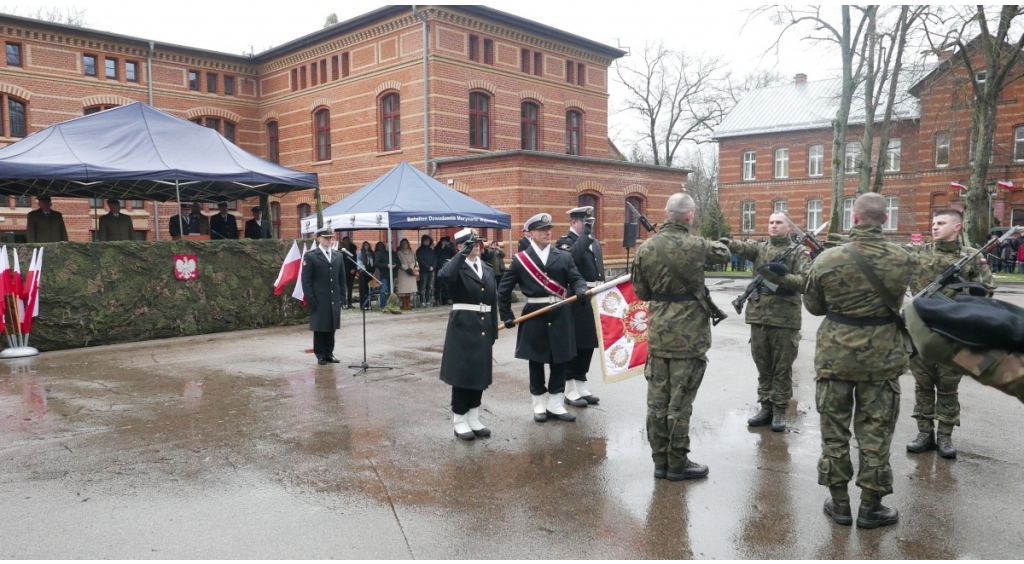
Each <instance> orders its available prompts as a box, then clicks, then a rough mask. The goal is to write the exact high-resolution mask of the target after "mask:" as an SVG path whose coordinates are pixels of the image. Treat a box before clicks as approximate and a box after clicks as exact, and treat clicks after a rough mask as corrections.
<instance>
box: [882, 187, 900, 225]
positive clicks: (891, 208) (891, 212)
mask: <svg viewBox="0 0 1024 564" xmlns="http://www.w3.org/2000/svg"><path fill="white" fill-rule="evenodd" d="M899 214H900V199H899V198H898V197H896V196H886V197H885V215H886V216H887V217H886V218H885V223H883V224H882V231H896V230H897V229H898V228H899V226H900V222H899Z"/></svg>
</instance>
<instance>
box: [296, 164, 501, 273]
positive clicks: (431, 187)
mask: <svg viewBox="0 0 1024 564" xmlns="http://www.w3.org/2000/svg"><path fill="white" fill-rule="evenodd" d="M322 217H323V226H324V227H329V228H333V229H386V230H387V232H388V257H389V258H388V260H391V258H390V253H391V249H392V240H391V234H392V230H393V229H437V228H442V227H491V228H501V229H509V228H511V227H512V215H511V214H507V213H505V212H503V211H500V210H496V209H494V208H492V207H490V206H488V205H486V204H483V203H481V202H478V201H476V200H474V199H473V198H470V197H469V196H467V195H465V194H463V193H461V192H458V191H456V190H453V189H451V188H449V187H447V186H445V185H444V184H441V183H440V182H438V181H437V180H434V179H433V178H431V177H430V176H429V175H427V174H425V173H423V172H421V171H419V170H418V169H416V168H415V167H413V166H412V165H410V164H409V163H407V162H405V161H402V162H401V163H399V165H398V166H396V167H395V168H393V169H391V170H389V171H388V172H386V173H385V174H384V175H383V176H381V177H380V178H378V179H377V180H374V181H373V182H371V183H369V184H367V185H366V186H364V187H363V188H360V189H359V190H357V191H356V192H355V193H353V194H352V195H350V196H347V197H346V198H344V199H342V200H341V201H339V202H337V203H335V204H332V205H330V206H328V207H326V208H324V210H323V216H322ZM301 225H302V232H303V233H312V232H314V231H316V230H317V216H316V215H310V216H309V217H305V218H303V219H302V224H301ZM394 287H395V286H394V280H391V288H394Z"/></svg>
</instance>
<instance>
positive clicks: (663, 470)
mask: <svg viewBox="0 0 1024 564" xmlns="http://www.w3.org/2000/svg"><path fill="white" fill-rule="evenodd" d="M667 475H668V463H666V462H662V463H658V464H655V465H654V477H655V478H657V479H659V480H664V479H665V477H666V476H667Z"/></svg>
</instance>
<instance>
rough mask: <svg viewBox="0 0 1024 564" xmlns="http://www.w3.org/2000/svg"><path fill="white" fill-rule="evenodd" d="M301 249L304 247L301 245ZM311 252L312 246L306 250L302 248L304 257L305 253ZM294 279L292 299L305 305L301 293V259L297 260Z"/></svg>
mask: <svg viewBox="0 0 1024 564" xmlns="http://www.w3.org/2000/svg"><path fill="white" fill-rule="evenodd" d="M303 247H305V245H303ZM312 250H313V245H310V246H309V248H308V249H307V248H303V249H302V254H303V255H305V254H306V253H308V252H309V251H312ZM295 277H296V279H297V280H298V281H297V282H296V283H295V289H294V290H292V297H293V298H295V299H296V300H299V301H300V302H302V305H306V294H305V292H303V291H302V259H301V258H300V259H299V271H298V272H297V273H296V274H295Z"/></svg>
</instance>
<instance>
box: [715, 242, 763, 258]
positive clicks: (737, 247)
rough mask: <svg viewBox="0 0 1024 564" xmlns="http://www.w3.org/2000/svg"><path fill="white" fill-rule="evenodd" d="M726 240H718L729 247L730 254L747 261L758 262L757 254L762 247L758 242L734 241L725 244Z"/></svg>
mask: <svg viewBox="0 0 1024 564" xmlns="http://www.w3.org/2000/svg"><path fill="white" fill-rule="evenodd" d="M725 241H726V239H725V238H724V237H723V238H721V239H719V240H718V242H719V243H722V244H723V245H725V246H727V247H729V252H731V253H732V254H734V255H736V256H738V257H740V258H741V259H745V260H757V253H758V251H759V250H760V247H761V245H760V244H759V243H758V242H756V241H732V240H729V242H728V243H726V242H725Z"/></svg>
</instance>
